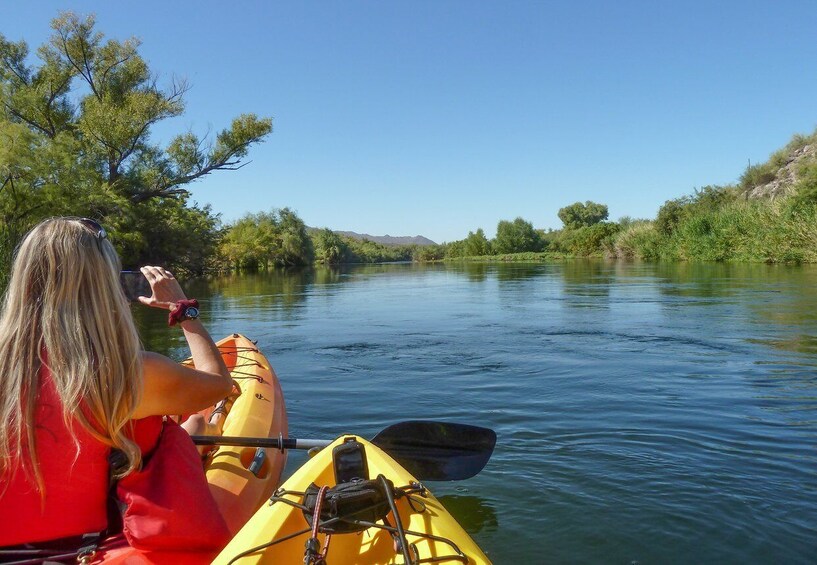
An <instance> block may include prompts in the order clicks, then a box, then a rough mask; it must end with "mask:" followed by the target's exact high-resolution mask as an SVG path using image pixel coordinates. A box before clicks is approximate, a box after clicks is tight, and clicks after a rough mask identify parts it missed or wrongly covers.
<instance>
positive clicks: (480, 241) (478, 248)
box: [463, 228, 491, 257]
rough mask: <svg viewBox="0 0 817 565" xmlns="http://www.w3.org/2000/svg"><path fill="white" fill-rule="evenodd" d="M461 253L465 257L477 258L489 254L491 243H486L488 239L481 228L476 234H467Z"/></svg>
mask: <svg viewBox="0 0 817 565" xmlns="http://www.w3.org/2000/svg"><path fill="white" fill-rule="evenodd" d="M463 251H464V253H465V256H466V257H479V256H482V255H490V254H491V243H490V242H489V241H488V238H487V237H485V232H484V231H482V228H479V229H477V231H476V233H474V232H470V231H469V232H468V237H466V238H465V242H464V249H463Z"/></svg>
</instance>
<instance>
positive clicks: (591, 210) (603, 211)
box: [559, 200, 608, 229]
mask: <svg viewBox="0 0 817 565" xmlns="http://www.w3.org/2000/svg"><path fill="white" fill-rule="evenodd" d="M607 215H608V212H607V205H605V204H598V203H596V202H591V201H589V200H588V201H587V202H585V203H584V204H582V203H581V202H575V203H573V204H571V205H570V206H565V207H564V208H561V209H560V210H559V219H560V220H562V223H563V224H564V226H565V228H567V229H578V228H583V227H586V226H592V225H594V224H598V223H599V222H602V221H604V220H606V219H607Z"/></svg>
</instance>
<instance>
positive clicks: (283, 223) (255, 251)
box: [219, 208, 314, 271]
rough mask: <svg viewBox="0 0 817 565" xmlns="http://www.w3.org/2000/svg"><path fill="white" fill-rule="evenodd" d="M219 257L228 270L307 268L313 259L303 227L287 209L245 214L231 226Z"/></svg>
mask: <svg viewBox="0 0 817 565" xmlns="http://www.w3.org/2000/svg"><path fill="white" fill-rule="evenodd" d="M219 254H220V255H221V257H222V259H223V260H224V261H225V262H226V263H227V264H228V265H229V266H230V267H232V268H234V269H240V270H249V271H254V270H259V269H270V268H271V267H285V266H295V265H308V264H310V263H312V261H313V260H314V250H313V247H312V240H311V239H310V237H309V235H308V234H307V232H306V225H305V224H304V222H303V220H301V219H300V218H299V217H298V215H297V214H296V213H295V212H293V211H292V210H290V209H289V208H282V209H280V210H272V211H270V212H259V213H257V214H247V215H246V216H244V217H243V218H241V219H239V220H238V221H236V222H235V223H233V224H231V225H230V226H228V227H227V228H226V230H225V233H224V235H223V237H222V240H221V244H220V246H219Z"/></svg>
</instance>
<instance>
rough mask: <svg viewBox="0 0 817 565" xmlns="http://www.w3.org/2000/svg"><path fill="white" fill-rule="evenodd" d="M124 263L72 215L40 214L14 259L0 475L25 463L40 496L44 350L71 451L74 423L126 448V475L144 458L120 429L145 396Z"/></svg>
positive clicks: (1, 382)
mask: <svg viewBox="0 0 817 565" xmlns="http://www.w3.org/2000/svg"><path fill="white" fill-rule="evenodd" d="M120 268H121V267H120V260H119V256H118V255H117V254H116V251H115V250H114V248H113V245H111V243H110V241H108V240H107V237H105V236H104V232H100V231H98V230H96V229H95V228H94V227H93V226H91V225H89V223H88V222H87V221H83V220H80V219H76V218H52V219H50V220H45V221H44V222H41V223H40V224H38V225H37V226H35V227H34V228H33V229H32V230H31V231H30V232H29V233H28V234H27V235H26V236H25V238H24V239H23V241H22V243H21V244H20V247H19V248H18V250H17V254H16V256H15V258H14V262H13V265H12V270H11V278H10V281H9V286H8V289H7V290H6V296H5V300H4V304H3V310H2V313H0V477H2V476H8V475H10V474H14V473H15V472H16V471H17V470H18V469H19V468H20V467H22V468H23V470H24V471H25V472H26V474H27V475H28V476H29V477H30V478H33V480H34V482H35V483H36V485H37V487H38V490H39V491H40V494H41V496H44V495H45V485H44V484H43V480H42V474H41V473H40V470H39V459H38V454H37V449H36V442H35V434H34V429H35V425H34V424H35V422H34V415H35V406H36V400H37V392H38V388H39V384H40V383H39V374H40V371H39V370H40V367H41V366H42V364H43V363H44V361H43V353H45V356H46V358H47V365H48V368H49V369H50V372H51V378H52V381H53V383H54V385H55V387H56V390H57V393H58V394H59V397H60V400H61V401H62V407H63V421H64V422H65V424H66V426H67V428H68V430H69V431H70V432H71V434H72V435H73V437H74V444H75V449H77V456H78V451H79V444H78V442H77V439H76V435H75V434H74V431H73V427H72V425H73V422H74V421H78V422H79V423H80V424H81V425H82V426H83V427H84V428H85V429H86V430H87V431H88V432H89V433H90V434H91V435H92V436H93V437H95V438H96V439H98V440H99V441H101V442H103V443H104V444H106V445H110V446H112V447H115V448H118V449H121V450H122V451H123V452H124V453H125V454H126V455H127V457H128V463H129V465H128V466H127V468H126V469H125V470H124V471H123V472H122V474H127V473H128V472H130V471H132V470H133V469H135V468H138V466H139V465H140V464H141V453H140V451H139V448H138V447H137V445H136V444H135V443H134V442H133V441H132V440H130V439H129V438H128V437H126V435H125V434H124V427H125V425H126V424H127V422H128V421H129V420H130V418H131V416H132V415H133V412H134V409H135V407H136V404H137V402H138V401H139V398H140V395H141V391H142V365H141V355H140V353H139V352H140V350H141V344H140V341H139V335H138V333H137V330H136V327H135V325H134V323H133V317H132V316H131V313H130V309H129V306H128V304H127V301H126V299H125V296H124V294H123V292H122V288H121V285H120V283H119V270H120ZM75 461H76V459H75Z"/></svg>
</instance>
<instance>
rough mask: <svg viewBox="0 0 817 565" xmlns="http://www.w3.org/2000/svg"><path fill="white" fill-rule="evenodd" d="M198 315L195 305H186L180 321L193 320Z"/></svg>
mask: <svg viewBox="0 0 817 565" xmlns="http://www.w3.org/2000/svg"><path fill="white" fill-rule="evenodd" d="M198 317H199V309H198V308H196V307H195V306H188V307H187V308H185V309H184V315H183V316H182V322H184V321H185V320H195V319H197V318H198Z"/></svg>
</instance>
